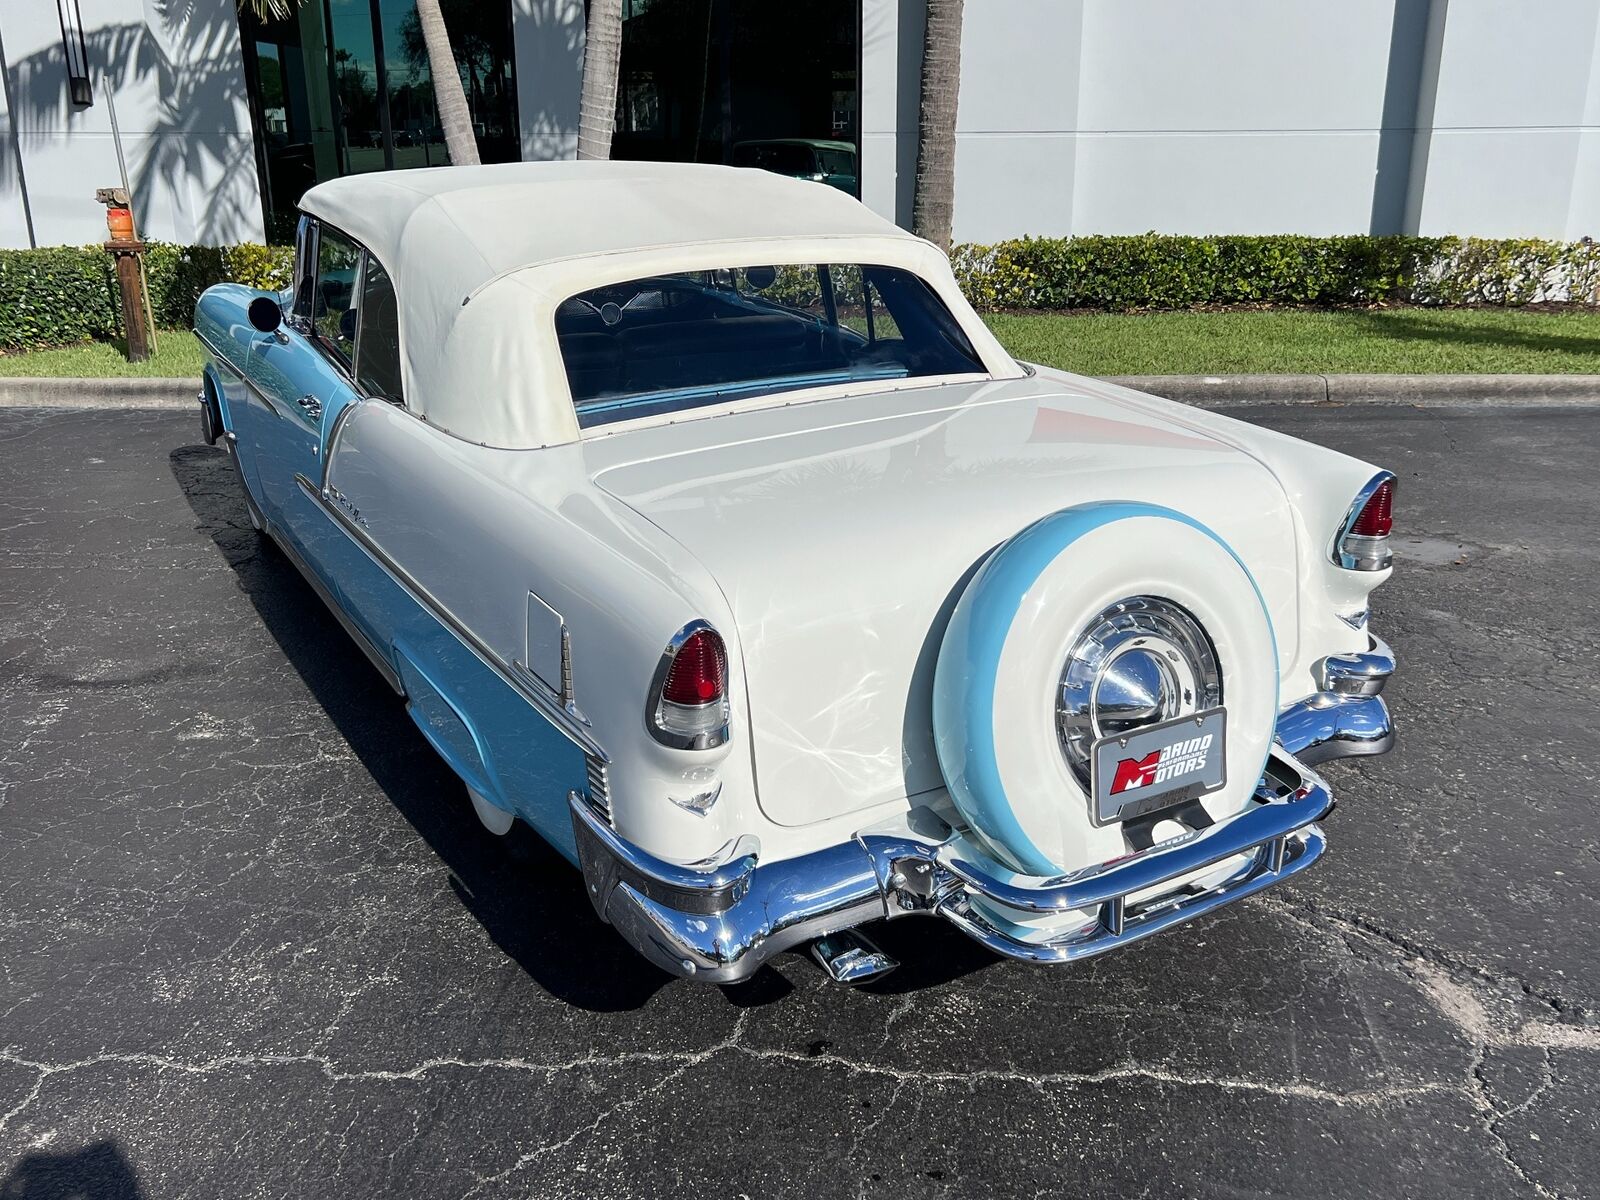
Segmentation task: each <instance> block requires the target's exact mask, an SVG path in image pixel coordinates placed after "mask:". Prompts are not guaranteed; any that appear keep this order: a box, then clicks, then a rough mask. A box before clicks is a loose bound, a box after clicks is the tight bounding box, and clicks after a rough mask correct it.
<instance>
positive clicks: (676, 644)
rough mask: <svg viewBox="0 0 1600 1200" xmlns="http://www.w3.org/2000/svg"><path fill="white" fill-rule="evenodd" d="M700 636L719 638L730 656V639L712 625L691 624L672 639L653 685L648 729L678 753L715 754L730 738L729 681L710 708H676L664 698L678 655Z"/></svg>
mask: <svg viewBox="0 0 1600 1200" xmlns="http://www.w3.org/2000/svg"><path fill="white" fill-rule="evenodd" d="M697 633H710V634H712V635H713V636H714V637H716V639H717V640H718V641H720V642H721V643H722V646H723V653H724V655H726V653H727V646H728V639H727V638H725V637H723V636H722V634H721V633H719V632H718V631H717V629H716V628H715V627H714V626H713V625H712V624H711V623H710V622H709V621H700V620H696V621H690V622H689V623H688V624H687V625H685V626H684V627H683V628H682V629H680V630H678V632H677V633H675V634H673V635H672V640H671V641H669V642H668V643H667V645H666V648H665V649H664V650H663V651H662V652H661V661H660V662H658V663H657V664H656V670H655V675H654V677H653V678H652V679H651V681H650V695H649V701H648V704H647V706H646V708H645V719H644V724H645V728H646V729H648V730H649V731H650V736H651V737H653V738H654V739H655V740H656V741H658V742H660V743H661V744H662V745H663V746H669V747H671V748H672V749H674V750H714V749H716V748H717V747H718V746H721V745H724V744H726V743H727V740H728V735H729V726H730V719H729V713H730V712H731V711H732V710H731V709H730V707H729V705H728V692H729V689H730V685H729V681H728V679H727V678H724V679H723V687H722V695H721V696H720V697H719V698H718V699H716V700H713V701H711V702H710V703H709V704H676V703H674V702H673V701H671V700H668V699H667V698H666V697H665V695H664V694H663V693H664V692H665V691H666V686H667V675H668V673H669V672H671V670H672V663H673V660H674V659H676V658H677V657H678V651H679V650H681V649H683V644H684V643H685V642H687V641H688V640H689V639H690V638H692V637H693V636H694V635H695V634H697Z"/></svg>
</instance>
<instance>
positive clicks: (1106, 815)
mask: <svg viewBox="0 0 1600 1200" xmlns="http://www.w3.org/2000/svg"><path fill="white" fill-rule="evenodd" d="M1225 717H1226V712H1225V710H1224V709H1221V708H1212V709H1207V710H1206V711H1205V712H1203V713H1196V714H1194V715H1192V716H1187V717H1177V718H1174V719H1173V720H1171V721H1163V722H1162V723H1161V724H1160V725H1151V726H1149V727H1148V728H1145V729H1140V730H1137V731H1136V732H1134V733H1128V734H1123V735H1121V736H1116V737H1104V738H1101V739H1100V740H1099V741H1098V742H1096V743H1095V744H1094V758H1093V766H1092V769H1091V771H1090V781H1091V785H1092V787H1091V790H1092V792H1093V795H1094V810H1093V813H1094V822H1095V824H1096V825H1108V824H1110V823H1111V822H1113V821H1131V820H1133V819H1134V818H1136V817H1142V816H1146V815H1147V814H1149V813H1153V812H1159V811H1160V810H1161V809H1164V808H1171V807H1172V806H1174V805H1177V804H1184V803H1186V802H1188V801H1190V800H1195V799H1198V798H1199V797H1201V796H1204V795H1206V794H1208V793H1210V792H1214V791H1216V790H1217V789H1218V788H1220V787H1222V785H1223V784H1225V783H1226V782H1227V781H1228V775H1227V758H1226V755H1225V753H1224V751H1225V750H1226V745H1225V742H1224V739H1225V735H1226V724H1227V722H1226V720H1225Z"/></svg>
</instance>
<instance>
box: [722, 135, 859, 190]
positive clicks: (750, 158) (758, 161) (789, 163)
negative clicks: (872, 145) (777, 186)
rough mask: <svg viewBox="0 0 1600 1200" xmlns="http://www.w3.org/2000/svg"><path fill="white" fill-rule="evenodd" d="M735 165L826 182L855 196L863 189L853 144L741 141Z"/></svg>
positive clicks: (736, 146) (807, 140) (736, 147)
mask: <svg viewBox="0 0 1600 1200" xmlns="http://www.w3.org/2000/svg"><path fill="white" fill-rule="evenodd" d="M733 165H734V166H736V167H755V168H757V169H759V170H762V171H771V172H773V173H774V174H777V175H788V176H790V177H791V178H794V179H809V180H812V181H813V182H815V183H826V184H828V185H829V186H830V187H836V188H838V189H839V190H840V191H841V192H844V193H846V194H848V195H851V196H854V195H855V194H856V190H857V188H858V186H859V179H858V172H857V169H856V148H855V146H854V144H852V143H850V142H834V141H825V140H819V139H816V138H769V139H767V140H764V141H749V142H737V143H735V144H734V147H733Z"/></svg>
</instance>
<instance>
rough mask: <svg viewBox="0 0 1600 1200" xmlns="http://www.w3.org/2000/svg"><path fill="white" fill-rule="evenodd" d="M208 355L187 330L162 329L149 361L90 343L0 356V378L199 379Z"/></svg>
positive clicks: (118, 348) (114, 347)
mask: <svg viewBox="0 0 1600 1200" xmlns="http://www.w3.org/2000/svg"><path fill="white" fill-rule="evenodd" d="M204 365H205V353H204V352H203V351H202V350H201V349H200V343H199V342H198V341H196V340H195V336H194V334H192V333H190V332H189V331H188V330H187V329H163V330H161V331H160V332H159V333H157V334H156V353H155V355H154V356H153V357H152V358H151V359H150V361H148V362H142V363H130V362H127V361H126V360H125V359H124V358H123V357H122V347H121V346H120V345H114V344H112V343H111V342H88V343H86V344H84V345H81V346H62V347H61V348H60V349H57V350H32V351H29V352H28V353H26V354H10V353H7V354H0V376H12V377H16V376H19V375H27V376H32V377H35V378H37V377H39V376H41V375H45V376H51V377H71V378H74V379H89V378H95V377H102V376H111V375H140V376H145V377H155V378H178V379H185V378H192V379H194V380H196V381H198V380H199V378H200V369H201V368H202V367H203V366H204Z"/></svg>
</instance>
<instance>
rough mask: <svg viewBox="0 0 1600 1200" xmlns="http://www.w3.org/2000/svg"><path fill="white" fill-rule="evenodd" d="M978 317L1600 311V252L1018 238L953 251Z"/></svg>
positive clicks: (1480, 243) (1561, 247) (1460, 244)
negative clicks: (1370, 307) (1404, 307)
mask: <svg viewBox="0 0 1600 1200" xmlns="http://www.w3.org/2000/svg"><path fill="white" fill-rule="evenodd" d="M950 257H951V262H952V264H953V265H954V267H955V271H956V278H957V279H959V280H960V282H961V286H962V289H963V290H964V291H965V292H966V294H967V296H968V298H969V299H971V301H972V303H973V304H974V305H976V306H977V307H978V308H980V309H985V310H995V309H1063V308H1095V309H1112V310H1127V309H1135V308H1192V307H1195V306H1197V305H1206V304H1379V303H1394V302H1400V303H1411V304H1450V305H1466V304H1498V305H1519V304H1532V303H1535V302H1538V301H1544V300H1570V301H1573V302H1576V303H1581V304H1600V245H1597V244H1595V243H1590V242H1546V241H1539V240H1536V239H1502V240H1490V239H1485V238H1457V237H1440V238H1423V237H1300V236H1297V235H1293V234H1283V235H1273V236H1269V237H1242V236H1219V237H1176V236H1168V235H1163V234H1155V233H1147V234H1142V235H1139V236H1135V237H1076V238H1023V239H1021V240H1019V241H1013V242H1000V243H997V244H996V245H992V246H970V245H969V246H957V247H956V248H955V249H954V250H953V251H952V253H951V256H950Z"/></svg>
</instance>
